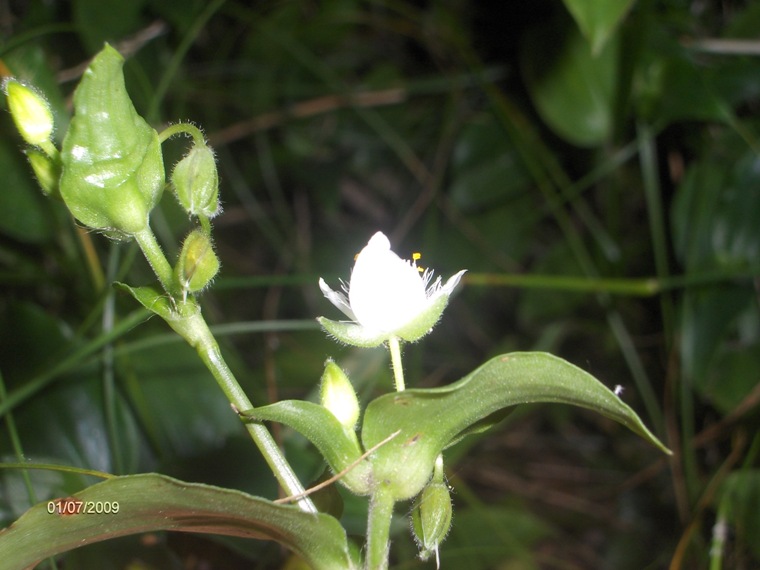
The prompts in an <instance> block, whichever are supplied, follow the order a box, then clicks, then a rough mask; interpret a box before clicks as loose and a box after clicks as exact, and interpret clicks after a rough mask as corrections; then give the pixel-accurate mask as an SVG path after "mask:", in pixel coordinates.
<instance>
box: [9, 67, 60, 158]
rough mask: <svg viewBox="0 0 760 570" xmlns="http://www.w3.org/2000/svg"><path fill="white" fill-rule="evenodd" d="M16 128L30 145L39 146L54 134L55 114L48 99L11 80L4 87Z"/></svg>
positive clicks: (30, 88)
mask: <svg viewBox="0 0 760 570" xmlns="http://www.w3.org/2000/svg"><path fill="white" fill-rule="evenodd" d="M3 87H4V90H5V94H6V96H7V97H8V109H9V110H10V112H11V116H12V117H13V121H14V122H15V123H16V128H17V129H18V132H19V133H21V136H22V137H24V140H25V141H26V142H28V143H29V144H33V145H39V144H41V143H45V142H47V141H49V140H50V136H51V135H52V134H53V112H52V111H51V109H50V104H49V103H48V102H47V99H45V97H43V96H42V95H41V94H40V93H38V92H37V91H36V90H35V89H33V88H32V87H30V86H28V85H25V84H23V83H21V82H19V81H17V80H16V79H13V78H9V79H7V80H6V81H5V85H4V86H3Z"/></svg>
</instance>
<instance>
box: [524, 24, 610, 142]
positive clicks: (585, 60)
mask: <svg viewBox="0 0 760 570" xmlns="http://www.w3.org/2000/svg"><path fill="white" fill-rule="evenodd" d="M557 35H558V32H557V26H556V25H544V26H542V27H540V28H537V29H535V30H533V31H532V32H530V33H528V34H526V36H525V40H524V41H523V43H522V45H521V54H520V64H521V69H522V73H523V77H524V78H525V83H526V84H527V87H528V91H529V93H530V96H531V99H532V100H533V104H534V105H535V107H536V110H537V111H538V113H539V114H540V115H541V118H542V119H543V120H544V122H546V124H547V125H548V126H549V127H550V128H551V129H552V130H553V131H554V132H556V133H557V134H558V135H559V136H560V137H562V138H564V139H565V140H567V141H569V142H571V143H573V144H576V145H578V146H588V147H591V146H596V145H599V144H601V143H603V142H604V141H605V140H607V139H608V138H609V137H610V135H611V133H612V127H613V124H612V123H613V121H612V117H613V108H614V104H613V103H614V95H615V83H616V79H617V72H618V58H617V52H618V42H617V41H612V42H608V43H607V45H605V47H604V49H602V50H600V51H599V53H598V54H596V55H594V54H592V53H591V48H590V46H589V45H588V43H587V42H586V41H585V40H584V39H583V37H582V36H581V35H580V33H579V32H578V30H577V29H576V28H575V27H572V28H571V29H569V30H567V31H566V32H565V36H564V37H557Z"/></svg>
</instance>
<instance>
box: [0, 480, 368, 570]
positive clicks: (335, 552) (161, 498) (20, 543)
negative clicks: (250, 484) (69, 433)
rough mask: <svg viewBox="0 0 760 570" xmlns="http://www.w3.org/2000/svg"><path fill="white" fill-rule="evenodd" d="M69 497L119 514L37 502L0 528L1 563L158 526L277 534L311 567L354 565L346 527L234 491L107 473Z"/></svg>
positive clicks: (29, 563) (23, 561) (30, 562)
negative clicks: (71, 510) (55, 508)
mask: <svg viewBox="0 0 760 570" xmlns="http://www.w3.org/2000/svg"><path fill="white" fill-rule="evenodd" d="M75 498H76V499H77V500H79V501H82V502H83V503H84V505H85V506H86V505H92V506H93V507H96V508H98V509H99V510H102V508H103V507H104V506H105V505H109V506H110V507H111V508H112V509H113V507H114V506H115V505H118V513H110V514H105V513H103V514H73V515H66V516H61V515H58V514H55V513H54V514H50V513H49V511H48V505H49V503H47V502H45V503H40V504H38V505H36V506H34V507H32V508H31V509H29V510H28V511H27V512H26V513H25V514H24V515H22V516H21V517H20V518H19V519H18V520H17V521H16V522H15V523H13V524H12V525H11V526H10V527H8V528H7V529H5V530H3V531H2V532H0V559H2V560H3V567H4V568H7V569H8V570H17V569H18V570H22V569H24V568H31V567H33V566H34V565H36V564H37V563H39V562H40V561H42V560H44V559H45V558H48V557H50V556H55V555H56V554H60V553H62V552H66V551H68V550H72V549H74V548H77V547H79V546H84V545H85V544H90V543H93V542H99V541H102V540H107V539H109V538H114V537H117V536H125V535H130V534H136V533H142V532H155V531H164V530H172V531H180V532H196V533H209V534H221V535H226V536H237V537H243V538H254V539H261V540H276V541H277V542H279V543H281V544H283V545H285V546H287V547H288V548H290V549H292V550H293V551H295V552H296V553H297V554H299V555H300V556H301V557H303V558H304V559H305V560H306V561H307V562H308V563H309V564H311V566H312V567H313V568H314V569H316V570H319V569H325V570H336V569H348V568H352V567H353V564H352V562H351V560H350V558H349V554H348V545H347V541H346V534H345V531H344V530H343V528H342V527H341V526H340V524H339V523H338V521H337V520H335V519H334V518H333V517H331V516H329V515H323V514H313V513H305V512H303V511H301V510H299V509H298V508H296V507H292V506H286V505H277V504H275V503H272V502H271V501H268V500H266V499H262V498H259V497H254V496H252V495H248V494H246V493H242V492H240V491H236V490H231V489H222V488H219V487H212V486H209V485H202V484H198V483H185V482H183V481H179V480H177V479H172V478H170V477H165V476H163V475H158V474H153V473H150V474H143V475H128V476H125V477H116V478H114V479H109V480H108V481H104V482H102V483H98V484H96V485H93V486H92V487H88V488H87V489H85V490H84V491H82V492H80V493H77V494H76V495H75Z"/></svg>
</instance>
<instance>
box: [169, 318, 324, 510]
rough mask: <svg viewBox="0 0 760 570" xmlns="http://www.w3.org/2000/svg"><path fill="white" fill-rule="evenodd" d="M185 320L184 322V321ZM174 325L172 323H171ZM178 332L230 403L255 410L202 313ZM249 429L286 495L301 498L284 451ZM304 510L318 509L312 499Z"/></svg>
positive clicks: (260, 430)
mask: <svg viewBox="0 0 760 570" xmlns="http://www.w3.org/2000/svg"><path fill="white" fill-rule="evenodd" d="M183 320H184V319H183ZM170 324H171V323H170ZM175 330H177V332H179V333H180V334H181V335H182V336H183V337H184V338H185V340H187V341H188V343H190V345H191V346H193V347H194V348H195V349H196V350H197V351H198V354H199V355H200V357H201V360H203V363H204V364H205V365H206V367H207V368H208V369H209V370H210V371H211V373H212V374H213V375H214V378H215V379H216V381H217V383H218V384H219V387H220V388H221V389H222V391H223V392H224V395H225V396H227V399H228V400H229V401H230V403H231V404H232V405H233V406H234V407H235V408H236V409H237V410H241V411H242V410H251V409H253V404H252V403H251V401H250V400H249V399H248V396H246V394H245V392H243V389H242V388H241V387H240V384H239V383H238V381H237V379H236V378H235V375H234V374H233V373H232V370H230V367H229V366H228V365H227V363H226V362H225V360H224V357H223V356H222V353H221V350H220V349H219V344H218V343H217V342H216V339H215V338H214V336H213V334H212V333H211V331H210V330H209V328H208V325H207V324H206V321H205V320H204V318H203V316H202V315H201V313H200V311H199V312H197V313H196V314H194V315H192V316H190V317H187V320H186V322H185V323H184V324H183V325H182V330H178V329H175ZM245 428H246V429H247V430H248V433H249V434H250V435H251V438H252V439H253V441H254V442H255V443H256V446H257V447H258V448H259V450H260V451H261V454H262V455H263V456H264V459H265V460H266V462H267V464H268V465H269V467H270V469H271V470H272V473H274V476H275V478H276V479H277V481H278V482H279V483H280V485H281V486H282V488H283V489H284V490H285V494H286V495H289V496H291V495H301V494H302V493H303V492H304V487H303V485H301V482H300V481H299V480H298V477H296V474H295V473H294V472H293V469H292V468H291V466H290V464H289V463H288V461H287V459H285V456H284V455H283V454H282V451H280V448H279V447H278V446H277V443H276V442H275V441H274V438H272V435H271V434H270V433H269V431H268V430H267V428H266V427H265V426H264V425H262V424H259V423H252V422H251V423H245ZM298 506H299V507H300V508H301V510H303V511H306V512H311V513H316V512H317V508H316V507H315V506H314V503H313V502H312V501H311V499H310V498H309V497H302V498H301V499H299V500H298Z"/></svg>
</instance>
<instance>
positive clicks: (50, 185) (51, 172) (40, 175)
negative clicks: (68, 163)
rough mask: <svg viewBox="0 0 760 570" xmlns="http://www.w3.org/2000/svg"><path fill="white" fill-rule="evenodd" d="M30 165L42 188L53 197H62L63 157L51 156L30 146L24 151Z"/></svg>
mask: <svg viewBox="0 0 760 570" xmlns="http://www.w3.org/2000/svg"><path fill="white" fill-rule="evenodd" d="M24 153H25V154H26V158H27V159H28V160H29V165H30V166H31V167H32V170H33V171H34V176H35V177H36V178H37V182H38V183H39V185H40V188H42V191H43V192H44V193H45V194H46V195H47V196H50V197H51V198H57V199H58V200H60V199H61V190H60V187H59V183H60V180H61V158H60V156H57V157H56V158H50V157H49V156H48V155H47V154H45V153H44V152H42V151H40V150H38V149H37V148H34V147H32V148H28V149H26V150H25V151H24Z"/></svg>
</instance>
